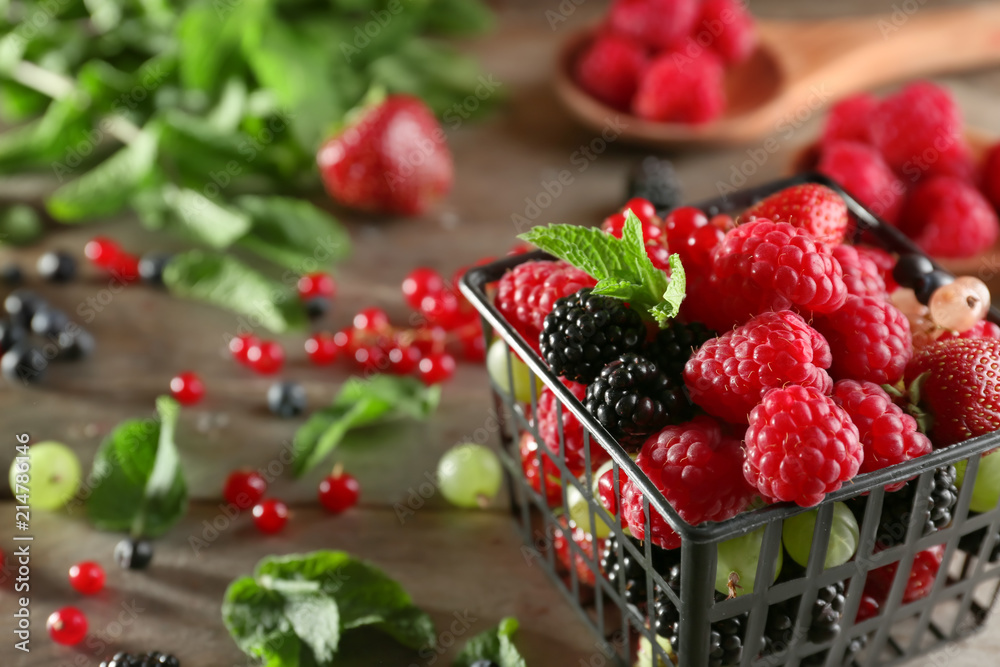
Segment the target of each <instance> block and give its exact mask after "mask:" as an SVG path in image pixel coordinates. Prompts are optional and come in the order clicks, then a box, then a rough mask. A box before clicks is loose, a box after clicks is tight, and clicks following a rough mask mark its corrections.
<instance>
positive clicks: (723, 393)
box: [684, 310, 833, 424]
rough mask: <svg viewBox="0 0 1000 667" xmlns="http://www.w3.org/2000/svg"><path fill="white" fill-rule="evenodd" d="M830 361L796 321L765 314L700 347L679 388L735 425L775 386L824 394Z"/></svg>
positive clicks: (823, 346)
mask: <svg viewBox="0 0 1000 667" xmlns="http://www.w3.org/2000/svg"><path fill="white" fill-rule="evenodd" d="M830 361H831V358H830V346H829V345H827V343H826V341H825V340H823V337H822V336H820V335H819V334H818V333H817V332H816V331H815V330H814V329H813V328H812V327H810V326H809V325H808V324H806V323H805V321H804V320H803V319H802V318H801V317H799V316H798V315H796V314H795V313H793V312H791V311H788V310H783V311H780V312H767V313H761V314H760V315H758V316H757V317H754V318H753V319H751V320H750V321H749V322H747V323H746V324H744V325H743V326H742V327H739V328H738V329H735V330H732V331H729V332H727V333H725V334H723V335H722V336H719V337H718V338H712V339H709V340H708V342H706V343H705V344H704V345H702V346H701V348H700V349H699V350H698V351H697V352H695V353H694V355H692V357H691V358H690V359H688V362H687V365H686V366H685V367H684V384H685V385H686V386H687V389H688V393H689V394H690V396H691V400H692V401H693V402H695V403H696V404H698V405H699V406H701V407H702V408H703V409H704V410H705V411H706V412H708V413H709V414H713V415H715V416H717V417H721V418H722V419H725V420H726V421H730V422H733V423H737V424H739V423H745V422H746V421H747V415H748V414H749V413H750V411H751V410H752V409H753V408H754V406H755V405H757V404H758V403H760V401H761V399H762V398H763V397H764V395H765V394H766V393H767V392H768V391H769V390H770V389H773V388H775V387H784V386H785V385H789V384H796V385H806V386H808V387H811V388H815V389H817V390H818V391H819V392H821V393H824V394H829V393H830V390H831V389H832V388H833V380H832V379H831V378H830V376H829V375H827V373H826V371H825V370H824V369H826V368H829V367H830Z"/></svg>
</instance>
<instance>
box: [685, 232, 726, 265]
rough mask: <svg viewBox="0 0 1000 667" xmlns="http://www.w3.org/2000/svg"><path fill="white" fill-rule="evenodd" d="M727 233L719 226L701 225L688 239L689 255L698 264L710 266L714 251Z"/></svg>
mask: <svg viewBox="0 0 1000 667" xmlns="http://www.w3.org/2000/svg"><path fill="white" fill-rule="evenodd" d="M725 236H726V235H725V233H724V232H723V231H722V230H721V229H719V228H718V227H714V226H712V225H708V226H706V227H699V228H698V229H696V230H695V231H694V234H692V235H691V236H689V237H688V240H687V256H688V258H689V259H690V261H692V262H694V263H695V264H696V265H697V266H708V264H709V263H710V262H711V260H712V251H713V250H714V249H715V246H717V245H719V243H721V242H722V239H723V238H725Z"/></svg>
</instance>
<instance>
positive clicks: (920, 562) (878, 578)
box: [864, 544, 944, 606]
mask: <svg viewBox="0 0 1000 667" xmlns="http://www.w3.org/2000/svg"><path fill="white" fill-rule="evenodd" d="M943 560H944V545H943V544H937V545H935V546H933V547H931V548H930V549H924V550H923V551H918V552H917V555H916V556H914V558H913V567H911V568H910V574H909V577H908V578H907V580H906V589H905V590H904V592H903V604H908V603H910V602H915V601H917V600H920V599H922V598H925V597H927V595H928V594H929V593H930V592H931V588H932V587H933V586H934V579H935V578H936V577H937V573H938V570H940V569H941V562H942V561H943ZM898 569H899V561H897V562H895V563H890V564H889V565H884V566H882V567H879V568H876V569H874V570H872V571H871V572H869V573H868V578H867V579H866V580H865V591H864V593H865V595H866V596H871V597H872V598H873V599H874V600H875V602H876V603H878V605H879V606H881V605H883V604H885V602H886V601H887V600H888V599H889V592H890V590H892V580H893V579H895V578H896V570H898Z"/></svg>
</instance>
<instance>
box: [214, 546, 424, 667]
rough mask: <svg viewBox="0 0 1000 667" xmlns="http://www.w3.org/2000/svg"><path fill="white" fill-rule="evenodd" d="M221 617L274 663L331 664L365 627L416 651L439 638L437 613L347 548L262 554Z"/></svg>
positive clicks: (256, 654) (233, 588) (248, 646)
mask: <svg viewBox="0 0 1000 667" xmlns="http://www.w3.org/2000/svg"><path fill="white" fill-rule="evenodd" d="M222 615H223V621H224V622H225V624H226V628H227V629H228V630H229V633H230V634H231V635H232V637H233V639H234V640H235V641H236V644H237V645H238V646H239V647H240V649H241V650H243V651H244V652H245V653H246V654H247V655H249V656H251V657H253V658H257V659H261V660H263V661H265V664H266V665H268V666H269V667H273V666H280V667H285V665H299V664H300V661H301V664H303V665H305V664H310V665H312V664H315V665H318V666H321V667H327V666H332V665H333V664H335V660H336V653H337V646H338V644H339V642H340V637H341V636H343V634H344V633H345V632H348V631H350V630H352V629H355V628H359V627H363V626H372V627H375V628H377V629H379V630H381V631H383V632H385V633H387V634H388V635H390V636H391V637H393V638H395V639H396V640H397V641H399V642H400V643H402V644H403V645H404V646H408V647H410V648H413V649H422V648H428V647H431V646H433V645H434V641H435V631H434V625H433V623H432V622H431V620H430V617H429V616H428V615H427V614H426V613H424V612H423V611H421V610H420V609H418V608H417V607H415V606H414V605H413V601H412V600H411V598H410V596H409V595H408V594H407V593H406V591H405V590H403V588H402V586H400V585H399V584H398V583H397V582H396V581H394V580H392V579H391V578H389V577H388V576H386V574H385V573H384V572H382V571H381V570H379V569H378V568H377V567H375V566H373V565H371V564H369V563H366V562H364V561H361V560H358V559H356V558H353V557H352V556H350V555H349V554H347V553H345V552H343V551H315V552H312V553H307V554H292V555H289V556H273V557H268V558H265V559H263V560H262V561H260V562H259V563H258V564H257V566H256V567H255V568H254V573H253V576H252V577H243V578H241V579H238V580H236V581H235V582H233V583H232V584H231V585H230V586H229V588H228V589H227V590H226V595H225V600H224V602H223V605H222ZM292 659H293V660H295V662H292V663H289V662H288V660H292Z"/></svg>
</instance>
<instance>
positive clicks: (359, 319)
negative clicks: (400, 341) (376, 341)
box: [354, 308, 389, 333]
mask: <svg viewBox="0 0 1000 667" xmlns="http://www.w3.org/2000/svg"><path fill="white" fill-rule="evenodd" d="M388 327H389V316H388V315H386V314H385V311H384V310H382V309H381V308H365V309H364V310H362V311H361V312H360V313H358V314H357V315H355V316H354V328H355V329H357V330H359V331H367V332H370V333H379V332H381V331H385V330H386V329H387V328H388Z"/></svg>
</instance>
